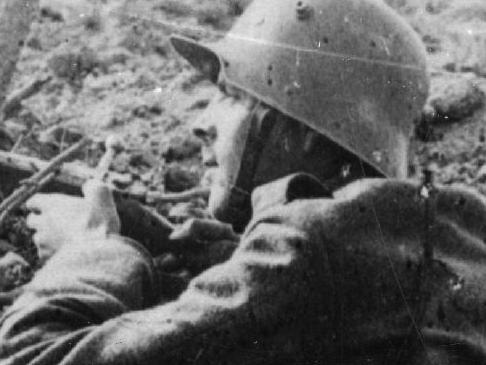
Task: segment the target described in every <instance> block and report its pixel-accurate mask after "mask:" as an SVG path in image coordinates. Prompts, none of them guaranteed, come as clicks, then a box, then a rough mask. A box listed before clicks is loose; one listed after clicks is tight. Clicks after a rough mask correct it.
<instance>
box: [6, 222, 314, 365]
mask: <svg viewBox="0 0 486 365" xmlns="http://www.w3.org/2000/svg"><path fill="white" fill-rule="evenodd" d="M307 243H308V239H307V237H306V236H305V234H304V233H303V232H302V231H300V230H298V229H295V228H291V227H287V226H284V225H282V224H281V222H278V221H275V220H271V219H270V220H267V221H265V220H262V221H259V222H257V223H255V224H254V225H253V228H249V229H248V231H247V233H246V234H245V235H244V238H243V239H242V242H241V243H240V246H239V247H238V249H237V250H236V251H235V253H234V254H233V256H232V257H231V258H230V259H229V260H228V261H226V262H225V263H223V264H220V265H217V266H214V267H212V268H211V269H209V270H207V271H205V272H203V273H202V274H201V275H199V276H198V277H196V278H195V279H193V280H192V281H191V283H190V285H189V287H188V289H187V290H186V291H185V292H184V293H183V294H182V295H181V296H180V297H179V298H178V299H177V300H176V301H174V302H170V303H167V304H163V305H158V306H154V307H151V308H149V309H146V308H147V307H148V305H150V303H151V300H152V298H151V297H150V293H153V292H154V291H155V290H157V285H158V284H157V283H156V282H155V281H154V278H153V274H152V273H153V268H152V267H151V260H150V258H149V257H148V255H147V253H146V252H145V251H144V250H143V248H141V247H138V246H137V244H136V243H135V242H131V241H129V240H126V239H121V238H116V237H114V238H112V239H109V240H108V241H106V242H105V241H103V242H91V243H86V244H84V245H71V246H67V247H66V248H65V249H63V250H61V251H60V252H59V253H58V254H57V255H56V256H55V257H54V258H53V259H52V260H51V261H50V262H49V263H48V264H47V265H46V267H45V268H44V269H43V270H41V271H40V272H39V273H38V275H37V276H36V278H35V279H34V281H33V282H32V284H31V285H30V287H29V289H28V291H27V292H26V293H25V294H24V295H23V296H22V297H21V298H19V300H18V301H17V302H16V303H15V304H14V305H13V306H12V307H11V308H10V309H9V311H8V312H7V313H6V314H5V316H4V317H3V319H2V322H1V332H0V358H1V359H3V361H4V363H5V364H10V365H20V364H22V365H23V364H46V365H47V364H49V365H51V364H93V365H94V364H100V365H101V364H145V365H149V364H163V363H167V364H172V363H178V364H186V363H194V362H196V361H201V362H202V363H206V362H211V363H214V364H217V363H221V361H223V359H226V360H227V359H228V356H230V355H229V354H230V353H234V351H235V349H243V348H247V349H248V348H253V350H254V351H250V352H244V353H246V354H251V360H248V361H252V362H253V363H260V362H262V363H263V362H264V359H265V358H266V357H267V356H269V352H268V349H266V350H265V351H260V352H259V351H257V348H258V347H259V346H261V342H260V339H261V338H263V337H264V336H265V333H268V331H270V330H272V331H275V330H276V328H283V327H285V326H286V325H287V324H289V323H294V322H296V321H297V320H298V318H299V317H300V316H302V313H305V310H306V309H305V307H306V303H308V302H310V301H312V299H311V298H310V297H309V295H310V294H309V293H312V292H316V291H313V290H311V286H312V285H315V283H313V282H314V280H313V277H314V276H313V275H311V274H310V273H309V271H308V270H307V269H306V268H308V267H311V263H310V262H309V261H310V260H315V259H316V257H315V256H316V255H315V252H312V249H310V247H311V246H310V245H308V244H307ZM314 266H315V265H314ZM160 285H163V283H161V284H160ZM244 353H243V354H244ZM248 356H250V355H248ZM239 359H241V354H240V355H239ZM240 361H241V360H240ZM243 363H247V362H245V361H243Z"/></svg>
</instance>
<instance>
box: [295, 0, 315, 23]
mask: <svg viewBox="0 0 486 365" xmlns="http://www.w3.org/2000/svg"><path fill="white" fill-rule="evenodd" d="M311 15H312V7H310V6H309V5H306V4H304V2H303V1H299V2H297V19H299V20H307V19H309V18H310V17H311Z"/></svg>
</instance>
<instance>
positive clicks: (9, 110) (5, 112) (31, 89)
mask: <svg viewBox="0 0 486 365" xmlns="http://www.w3.org/2000/svg"><path fill="white" fill-rule="evenodd" d="M51 80H52V77H51V76H48V77H46V78H43V79H37V80H34V81H33V82H32V83H31V84H29V85H27V86H26V87H25V88H23V89H22V90H20V91H19V92H17V93H16V94H14V95H13V96H11V97H10V98H8V99H7V100H6V101H5V103H4V104H3V107H2V119H3V120H5V119H8V118H10V117H12V115H14V114H15V112H16V111H17V110H18V109H19V108H20V106H21V103H22V101H23V100H25V99H27V98H30V97H31V96H32V95H34V94H37V93H38V92H39V91H40V90H41V89H42V87H43V86H44V85H45V84H47V83H48V82H49V81H51Z"/></svg>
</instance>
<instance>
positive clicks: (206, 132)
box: [192, 118, 217, 146]
mask: <svg viewBox="0 0 486 365" xmlns="http://www.w3.org/2000/svg"><path fill="white" fill-rule="evenodd" d="M192 134H194V135H195V136H196V137H198V138H199V139H201V140H202V141H203V142H204V145H206V146H209V145H211V144H212V143H213V142H214V141H215V139H216V137H217V130H216V126H215V125H214V124H212V123H208V122H206V121H204V119H203V118H201V119H200V120H198V121H197V122H196V123H195V124H194V126H193V128H192Z"/></svg>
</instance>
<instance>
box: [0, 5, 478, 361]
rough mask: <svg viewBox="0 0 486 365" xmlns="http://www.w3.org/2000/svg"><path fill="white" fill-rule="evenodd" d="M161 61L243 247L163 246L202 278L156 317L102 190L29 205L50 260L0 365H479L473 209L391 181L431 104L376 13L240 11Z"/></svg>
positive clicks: (419, 71) (406, 38) (401, 32)
mask: <svg viewBox="0 0 486 365" xmlns="http://www.w3.org/2000/svg"><path fill="white" fill-rule="evenodd" d="M172 42H173V45H174V47H175V48H176V50H177V51H179V53H181V54H182V55H183V56H184V57H186V58H187V59H188V60H189V61H190V62H191V63H192V64H193V65H194V66H196V67H198V68H199V69H200V70H201V71H203V72H204V73H206V74H207V75H208V77H209V78H210V79H211V80H212V81H214V82H215V83H217V84H218V86H220V89H221V91H220V92H219V93H218V94H217V95H216V96H215V98H214V99H213V100H212V102H211V103H210V105H209V106H208V109H207V110H206V111H205V112H204V114H203V115H202V117H201V120H200V122H201V124H202V125H203V127H198V128H196V129H195V133H196V134H197V135H199V136H200V137H201V138H203V139H204V141H205V143H206V144H207V146H208V148H213V150H214V152H215V155H216V159H215V160H214V159H212V158H208V159H207V160H206V162H208V163H209V164H212V165H216V166H217V169H218V175H217V177H216V178H215V180H214V183H213V187H212V190H211V197H210V202H209V209H210V211H211V212H213V214H214V216H215V217H216V218H218V219H219V220H221V221H225V222H229V223H231V224H232V225H233V226H234V227H235V229H236V230H237V231H239V230H241V229H242V227H245V228H244V232H243V234H242V236H241V239H240V240H239V242H238V243H235V241H234V238H235V235H234V234H233V233H232V232H231V230H229V229H227V226H224V225H223V223H221V225H218V224H217V223H215V222H204V221H193V222H191V223H189V224H186V225H184V226H183V227H182V228H180V229H179V230H177V231H176V232H174V233H173V234H172V236H171V240H172V247H173V250H174V251H177V250H180V247H187V246H185V244H183V242H184V239H185V240H186V241H187V239H188V238H190V239H192V240H193V241H194V242H195V246H193V247H192V248H194V247H196V248H197V250H196V251H197V252H198V253H197V254H196V253H195V252H196V251H193V250H192V248H191V249H185V250H183V252H182V254H183V256H184V258H185V263H186V266H187V268H188V269H189V270H192V272H193V273H198V272H199V271H201V270H203V272H202V273H201V274H199V275H197V276H196V277H194V278H193V279H192V280H191V281H190V283H189V285H188V286H187V288H185V290H183V292H182V293H181V294H180V295H179V296H178V297H177V298H176V299H175V300H169V299H167V298H165V299H163V300H162V301H160V298H158V297H159V295H158V293H160V292H163V291H164V289H166V288H167V287H170V286H171V285H173V281H171V280H173V279H174V277H173V276H170V275H167V274H164V273H162V274H161V275H158V274H157V271H156V269H155V267H154V264H153V258H152V256H153V254H154V252H153V247H148V246H145V247H144V246H143V245H142V244H141V243H140V242H136V241H134V240H132V239H130V238H127V237H122V236H120V235H119V231H120V221H119V218H118V216H117V214H116V209H115V206H114V203H113V199H112V197H111V194H110V193H109V191H108V189H107V188H106V187H104V186H101V185H97V184H96V183H93V182H91V183H89V184H87V185H86V186H85V189H84V193H85V197H84V199H80V198H72V197H66V196H61V195H47V196H46V195H37V196H36V197H34V198H33V199H32V200H31V201H30V202H29V207H30V208H31V209H32V210H33V211H34V212H35V213H37V214H31V215H30V216H29V225H30V226H31V227H33V228H34V229H36V230H37V233H36V235H35V240H36V242H37V244H38V245H39V247H40V248H41V250H51V251H56V253H55V254H54V255H53V257H52V258H50V260H49V261H48V262H47V263H46V265H45V266H44V267H43V268H42V269H41V270H40V271H39V272H38V273H37V275H36V277H35V278H34V280H33V281H32V283H31V284H30V285H29V286H28V288H27V289H26V291H25V293H24V294H23V296H21V297H20V298H19V299H18V300H17V301H16V302H15V303H14V305H13V306H12V307H11V308H10V309H9V310H8V312H7V313H6V314H5V315H4V317H3V319H2V322H1V325H2V327H1V331H0V356H1V358H2V359H3V361H4V363H5V364H16V365H17V364H49V365H51V364H173V363H177V364H186V363H187V364H188V363H191V364H192V363H203V364H206V363H213V364H223V363H225V364H226V363H235V364H250V363H251V364H277V363H280V364H281V363H284V364H337V363H342V364H363V363H367V364H388V363H390V364H429V363H432V364H445V363H447V364H484V363H486V347H485V345H484V344H485V343H486V341H485V340H486V339H485V337H484V330H483V326H484V319H483V316H484V303H485V302H486V291H485V290H484V285H483V283H484V280H485V279H486V269H485V265H484V264H485V263H486V249H485V247H484V242H483V238H484V237H485V232H486V225H485V222H486V205H485V202H484V199H482V198H480V197H479V196H477V195H476V194H474V193H471V192H467V191H463V190H458V189H453V188H440V189H438V190H434V189H432V188H431V186H428V185H427V186H423V187H420V186H418V185H416V184H414V183H412V182H408V181H404V180H403V178H405V177H406V172H407V149H408V136H409V134H410V131H411V123H412V120H413V119H414V117H416V116H417V115H418V113H419V112H420V110H421V108H422V105H423V103H424V100H425V97H426V90H427V85H428V80H427V76H426V70H425V57H424V52H423V47H422V45H421V43H420V41H419V40H418V39H417V36H416V35H415V34H414V32H413V31H412V29H410V28H409V27H408V26H407V25H406V24H404V22H403V21H402V20H401V19H400V18H399V17H398V16H397V15H395V14H394V13H393V12H392V11H391V10H389V9H388V8H387V7H386V6H385V5H384V4H383V3H381V2H379V1H374V0H302V1H290V0H255V1H254V2H253V3H252V4H251V5H250V7H249V8H248V9H247V10H246V12H245V13H244V14H243V15H242V17H241V18H240V19H239V20H238V21H237V23H236V25H235V26H234V28H233V30H232V31H231V32H230V33H229V35H228V36H227V37H226V38H225V39H223V40H222V41H220V42H219V43H217V44H215V45H198V44H196V43H194V42H192V41H190V40H188V39H183V38H180V37H175V38H173V39H172ZM214 122H216V123H214ZM207 156H208V155H207ZM363 177H374V178H372V179H361V178H363ZM379 177H390V178H394V179H383V178H379ZM358 179H359V181H358ZM250 193H251V204H250ZM250 215H251V220H250V222H249V223H248V220H249V219H250ZM205 227H211V230H210V231H208V230H206V229H205ZM220 248H223V250H220ZM221 251H224V252H225V253H226V255H220V256H219V257H218V259H216V260H212V259H209V260H208V259H206V258H205V257H213V256H212V255H213V254H214V253H218V254H220V253H221ZM201 252H202V253H203V254H201ZM216 262H219V263H218V264H215V263H216ZM194 265H195V266H194Z"/></svg>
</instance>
